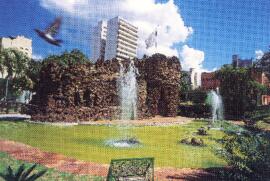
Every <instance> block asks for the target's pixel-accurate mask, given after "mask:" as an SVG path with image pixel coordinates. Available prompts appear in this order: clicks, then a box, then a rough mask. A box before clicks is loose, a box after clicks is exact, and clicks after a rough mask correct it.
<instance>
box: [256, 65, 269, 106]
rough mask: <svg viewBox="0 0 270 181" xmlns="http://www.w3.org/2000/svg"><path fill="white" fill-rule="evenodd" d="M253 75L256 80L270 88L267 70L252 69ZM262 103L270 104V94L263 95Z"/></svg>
mask: <svg viewBox="0 0 270 181" xmlns="http://www.w3.org/2000/svg"><path fill="white" fill-rule="evenodd" d="M251 76H252V78H253V79H254V80H255V81H257V82H259V83H260V84H262V85H265V86H266V87H268V88H270V80H269V78H268V77H267V76H266V73H265V72H261V71H255V70H254V71H252V74H251ZM262 105H270V95H262Z"/></svg>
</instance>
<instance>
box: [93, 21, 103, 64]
mask: <svg viewBox="0 0 270 181" xmlns="http://www.w3.org/2000/svg"><path fill="white" fill-rule="evenodd" d="M106 36H107V22H106V21H100V22H98V25H97V26H96V27H95V28H94V30H93V34H92V39H91V50H92V53H91V60H93V61H97V60H98V59H102V60H103V59H104V57H105V46H106Z"/></svg>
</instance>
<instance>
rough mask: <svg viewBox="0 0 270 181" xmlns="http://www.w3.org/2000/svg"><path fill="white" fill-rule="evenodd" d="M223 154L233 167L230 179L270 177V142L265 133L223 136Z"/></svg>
mask: <svg viewBox="0 0 270 181" xmlns="http://www.w3.org/2000/svg"><path fill="white" fill-rule="evenodd" d="M222 145H223V150H222V152H221V155H222V157H223V158H225V160H226V161H227V162H228V164H229V165H230V166H231V167H232V172H231V173H230V174H227V177H229V178H227V179H228V180H267V179H269V178H270V142H269V138H267V136H266V135H264V134H254V133H248V132H246V133H244V134H241V136H239V135H237V134H230V135H227V136H225V137H224V138H223V141H222Z"/></svg>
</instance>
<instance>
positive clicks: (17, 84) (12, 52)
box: [0, 48, 32, 95]
mask: <svg viewBox="0 0 270 181" xmlns="http://www.w3.org/2000/svg"><path fill="white" fill-rule="evenodd" d="M29 61H30V59H29V58H28V57H27V56H26V55H25V54H24V53H23V52H21V51H19V50H17V49H14V48H7V49H3V50H1V51H0V71H1V73H2V74H4V73H6V74H7V75H6V77H5V79H6V82H7V83H9V84H8V88H9V89H10V90H11V92H12V93H13V94H15V95H18V94H20V92H21V91H22V90H29V89H30V88H31V87H32V81H31V80H30V79H29V77H28V76H27V75H26V72H27V69H28V64H29Z"/></svg>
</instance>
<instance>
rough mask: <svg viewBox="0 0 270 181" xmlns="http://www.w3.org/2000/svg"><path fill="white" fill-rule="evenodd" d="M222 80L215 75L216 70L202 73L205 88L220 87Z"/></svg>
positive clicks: (203, 87)
mask: <svg viewBox="0 0 270 181" xmlns="http://www.w3.org/2000/svg"><path fill="white" fill-rule="evenodd" d="M219 85H220V82H219V80H218V79H217V78H216V77H215V72H203V73H202V74H201V88H202V89H203V90H213V89H216V88H217V87H219Z"/></svg>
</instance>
